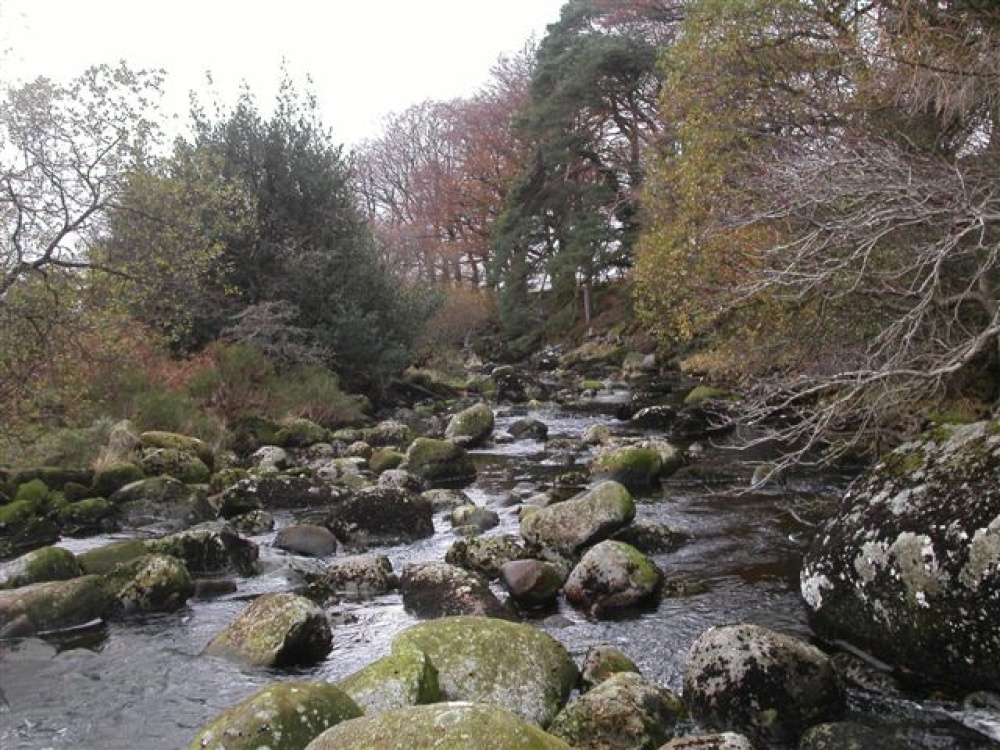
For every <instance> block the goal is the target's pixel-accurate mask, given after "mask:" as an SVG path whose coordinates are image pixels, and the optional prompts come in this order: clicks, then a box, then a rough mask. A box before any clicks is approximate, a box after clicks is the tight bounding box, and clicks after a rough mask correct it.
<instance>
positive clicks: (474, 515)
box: [449, 503, 500, 536]
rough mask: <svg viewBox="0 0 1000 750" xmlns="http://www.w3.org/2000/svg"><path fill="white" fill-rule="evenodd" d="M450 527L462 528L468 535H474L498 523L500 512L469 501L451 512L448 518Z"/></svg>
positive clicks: (494, 526)
mask: <svg viewBox="0 0 1000 750" xmlns="http://www.w3.org/2000/svg"><path fill="white" fill-rule="evenodd" d="M449 520H450V521H451V525H452V527H454V528H455V529H456V531H457V530H458V529H459V528H464V529H465V530H466V531H467V532H469V533H468V534H467V535H468V536H475V534H481V533H483V532H484V531H489V530H490V529H493V528H496V527H497V526H499V525H500V514H499V513H497V512H496V511H495V510H493V509H491V508H484V507H483V506H481V505H475V504H474V503H469V504H467V505H460V506H459V507H457V508H455V509H454V510H453V511H452V512H451V516H450V518H449Z"/></svg>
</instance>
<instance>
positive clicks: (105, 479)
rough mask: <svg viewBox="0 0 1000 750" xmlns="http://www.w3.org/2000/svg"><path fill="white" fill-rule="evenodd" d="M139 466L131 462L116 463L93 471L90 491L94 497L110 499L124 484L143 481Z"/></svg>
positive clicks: (143, 477)
mask: <svg viewBox="0 0 1000 750" xmlns="http://www.w3.org/2000/svg"><path fill="white" fill-rule="evenodd" d="M145 478H146V475H145V474H144V473H143V471H142V469H141V468H140V466H139V464H137V463H133V462H132V461H117V462H112V463H110V464H108V465H106V466H102V467H100V468H98V469H96V470H95V471H94V481H93V482H92V483H91V485H90V489H91V491H92V493H93V495H94V497H111V495H113V494H114V493H115V492H117V491H118V490H120V489H121V488H122V487H124V486H125V485H126V484H131V483H132V482H138V481H139V480H140V479H145Z"/></svg>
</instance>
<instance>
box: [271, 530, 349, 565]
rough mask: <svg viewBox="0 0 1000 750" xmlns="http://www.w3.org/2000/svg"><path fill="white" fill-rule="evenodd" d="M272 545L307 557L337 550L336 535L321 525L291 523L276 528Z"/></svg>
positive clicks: (328, 553)
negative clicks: (276, 531)
mask: <svg viewBox="0 0 1000 750" xmlns="http://www.w3.org/2000/svg"><path fill="white" fill-rule="evenodd" d="M274 546H275V547H277V548H278V549H283V550H285V551H286V552H294V553H295V554H298V555H306V556H307V557H327V556H329V555H332V554H333V553H334V552H336V551H337V537H335V536H334V535H333V532H331V531H330V530H329V529H327V528H325V527H323V526H315V525H313V524H308V523H302V524H292V525H291V526H285V527H283V528H281V529H279V530H278V533H277V534H275V535H274Z"/></svg>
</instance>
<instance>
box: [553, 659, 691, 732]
mask: <svg viewBox="0 0 1000 750" xmlns="http://www.w3.org/2000/svg"><path fill="white" fill-rule="evenodd" d="M685 714H686V711H685V709H684V704H683V703H682V701H681V699H680V698H678V697H677V696H676V695H674V694H673V693H671V692H670V691H669V690H666V689H665V688H661V687H659V686H658V685H655V684H653V683H652V682H649V681H648V680H646V679H645V678H644V677H642V676H641V675H638V674H635V673H634V672H620V673H618V674H615V675H612V676H611V677H609V678H608V679H606V680H605V681H603V682H602V683H601V684H600V685H598V686H597V687H595V688H594V689H593V690H591V691H589V692H587V693H585V694H584V695H582V696H581V697H579V698H577V699H576V700H575V701H573V702H572V703H570V704H569V705H568V706H566V708H564V709H563V710H562V711H560V712H559V715H558V716H556V718H555V719H554V720H553V721H552V724H550V725H549V729H548V731H549V732H550V733H551V734H554V735H556V736H557V737H562V738H563V739H564V740H566V742H568V743H569V744H570V745H571V746H573V747H574V748H576V749H577V750H604V749H605V748H623V749H624V748H628V749H629V750H656V748H658V747H660V745H662V744H663V743H664V742H666V741H667V740H669V739H671V738H672V737H673V734H674V731H673V730H674V727H675V726H676V724H677V723H678V721H680V720H681V719H682V718H684V716H685Z"/></svg>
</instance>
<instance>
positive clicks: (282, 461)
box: [250, 445, 289, 471]
mask: <svg viewBox="0 0 1000 750" xmlns="http://www.w3.org/2000/svg"><path fill="white" fill-rule="evenodd" d="M250 460H251V461H252V462H253V464H252V465H253V466H255V467H256V468H257V470H258V471H284V470H285V469H287V468H288V464H289V458H288V451H286V450H285V449H284V448H280V447H278V446H277V445H262V446H261V447H260V448H258V449H257V450H255V451H254V452H253V455H252V456H250Z"/></svg>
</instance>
